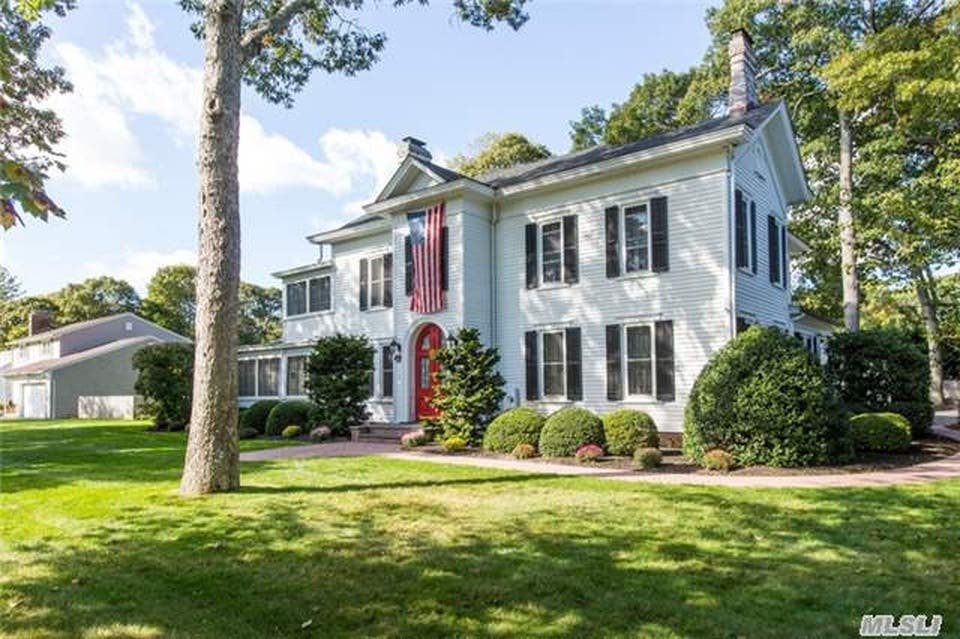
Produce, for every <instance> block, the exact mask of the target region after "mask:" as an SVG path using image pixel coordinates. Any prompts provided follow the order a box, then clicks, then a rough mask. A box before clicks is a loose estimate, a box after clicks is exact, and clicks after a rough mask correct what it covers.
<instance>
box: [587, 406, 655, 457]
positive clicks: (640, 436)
mask: <svg viewBox="0 0 960 639" xmlns="http://www.w3.org/2000/svg"><path fill="white" fill-rule="evenodd" d="M600 420H601V421H602V422H603V434H604V437H606V440H607V452H608V453H610V454H611V455H627V456H629V455H633V452H634V451H635V450H637V449H638V448H659V447H660V435H659V434H657V425H656V424H654V423H653V418H652V417H650V416H649V415H647V414H646V413H644V412H643V411H640V410H634V409H632V408H623V409H620V410H615V411H613V412H611V413H607V414H606V415H604V416H602V417H601V418H600Z"/></svg>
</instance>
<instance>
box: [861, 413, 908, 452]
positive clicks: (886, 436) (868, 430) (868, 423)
mask: <svg viewBox="0 0 960 639" xmlns="http://www.w3.org/2000/svg"><path fill="white" fill-rule="evenodd" d="M850 436H851V438H852V439H853V446H854V448H856V449H857V450H860V451H870V452H884V453H887V452H900V451H904V450H907V449H908V448H910V422H908V421H907V418H906V417H904V416H903V415H898V414H896V413H862V414H860V415H856V416H854V417H851V418H850Z"/></svg>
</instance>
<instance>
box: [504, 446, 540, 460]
mask: <svg viewBox="0 0 960 639" xmlns="http://www.w3.org/2000/svg"><path fill="white" fill-rule="evenodd" d="M510 454H511V455H512V456H513V457H514V458H516V459H532V458H534V457H536V456H537V447H536V446H534V445H533V444H527V443H522V444H517V445H516V446H514V447H513V450H512V451H510Z"/></svg>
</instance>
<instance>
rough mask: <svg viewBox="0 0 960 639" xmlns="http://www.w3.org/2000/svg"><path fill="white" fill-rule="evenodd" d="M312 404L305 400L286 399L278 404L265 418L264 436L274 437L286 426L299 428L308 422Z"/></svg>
mask: <svg viewBox="0 0 960 639" xmlns="http://www.w3.org/2000/svg"><path fill="white" fill-rule="evenodd" d="M312 411H313V404H311V403H310V402H308V401H307V400H305V399H288V400H286V401H283V402H279V403H278V404H277V405H276V406H274V407H273V409H272V410H271V411H270V414H269V415H268V416H267V423H266V431H265V432H266V434H267V435H272V436H274V437H276V436H277V435H280V434H282V433H283V429H284V428H286V427H287V426H293V425H296V426H299V425H301V424H306V423H308V421H309V420H310V413H311V412H312Z"/></svg>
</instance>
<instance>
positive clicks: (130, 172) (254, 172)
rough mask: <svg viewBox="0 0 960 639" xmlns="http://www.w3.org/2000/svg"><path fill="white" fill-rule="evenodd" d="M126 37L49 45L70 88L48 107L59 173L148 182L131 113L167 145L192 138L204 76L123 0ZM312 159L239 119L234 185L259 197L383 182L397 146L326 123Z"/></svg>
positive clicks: (129, 184)
mask: <svg viewBox="0 0 960 639" xmlns="http://www.w3.org/2000/svg"><path fill="white" fill-rule="evenodd" d="M127 8H128V15H127V19H126V26H127V33H126V34H125V35H124V37H122V38H121V39H119V40H117V41H115V42H112V43H110V44H108V45H107V46H105V47H104V49H103V51H102V52H99V53H98V52H92V51H89V50H86V49H83V48H81V47H78V46H76V45H73V44H70V43H62V44H60V45H58V46H57V47H56V52H57V54H58V55H59V57H60V61H61V62H62V64H63V65H64V67H65V68H66V69H67V73H68V76H69V77H70V79H71V80H72V81H73V83H74V92H73V93H72V94H68V95H65V96H58V97H57V99H56V101H54V102H53V103H52V106H53V107H54V108H55V109H56V110H57V112H58V113H59V114H61V116H62V117H63V120H64V127H65V130H66V131H67V135H68V137H67V139H66V140H65V142H64V143H63V147H62V150H63V151H64V152H65V153H66V154H67V163H68V165H69V168H68V171H67V174H66V176H67V178H69V179H73V180H74V181H76V182H79V183H80V184H82V185H84V186H86V187H88V188H94V187H98V186H115V187H125V188H143V187H149V186H152V185H153V184H154V180H153V178H152V177H151V175H150V172H149V168H148V158H147V157H146V156H145V153H144V150H143V149H142V148H141V145H140V142H139V140H138V139H137V137H136V135H135V134H134V132H133V131H132V128H131V125H130V116H132V115H135V116H146V117H148V118H152V119H155V120H158V121H159V122H161V123H162V124H164V125H166V126H167V127H169V129H170V133H171V134H172V136H173V139H174V141H176V142H177V143H179V144H185V145H186V144H189V146H191V147H193V146H194V145H195V140H196V138H197V125H198V121H199V103H200V93H201V79H202V73H201V71H200V70H199V69H196V68H193V67H190V66H189V65H185V64H181V63H179V62H177V61H175V60H173V59H172V58H170V57H169V56H167V55H166V54H165V53H164V52H162V51H160V50H159V49H158V48H157V46H156V43H155V42H154V39H153V31H154V25H153V23H152V22H151V21H150V18H149V16H147V14H146V13H145V12H144V10H143V9H142V8H141V7H140V5H137V4H134V3H130V4H128V5H127ZM319 147H320V148H319V150H320V157H319V158H317V157H315V156H314V155H312V154H311V153H309V152H308V151H307V150H305V149H303V148H301V147H300V146H298V145H297V144H296V143H294V142H293V141H292V140H290V139H289V138H287V137H284V136H283V135H279V134H276V133H270V132H269V131H267V130H265V129H264V127H263V125H262V124H261V123H260V122H259V121H258V120H257V119H256V118H254V117H253V116H250V115H248V114H243V115H242V116H241V123H240V157H239V164H240V189H241V191H244V192H249V193H258V194H265V193H270V192H272V191H276V190H279V189H284V188H290V187H308V188H316V189H320V190H322V191H325V192H327V193H329V194H331V195H333V196H335V197H343V196H346V195H348V194H350V193H351V191H353V189H354V188H356V187H357V185H358V184H365V183H366V182H368V181H370V180H371V179H372V180H373V181H374V183H375V188H379V187H382V185H383V184H385V183H386V181H387V179H389V176H390V174H391V172H392V171H393V169H394V168H395V166H396V146H395V145H394V144H393V143H391V142H390V141H389V140H388V139H387V138H386V136H385V135H384V134H383V133H380V132H379V131H362V130H350V131H348V130H342V129H336V128H334V129H330V130H328V131H326V132H325V133H324V134H323V135H321V136H320V138H319Z"/></svg>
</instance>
